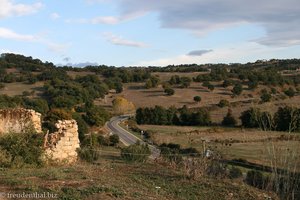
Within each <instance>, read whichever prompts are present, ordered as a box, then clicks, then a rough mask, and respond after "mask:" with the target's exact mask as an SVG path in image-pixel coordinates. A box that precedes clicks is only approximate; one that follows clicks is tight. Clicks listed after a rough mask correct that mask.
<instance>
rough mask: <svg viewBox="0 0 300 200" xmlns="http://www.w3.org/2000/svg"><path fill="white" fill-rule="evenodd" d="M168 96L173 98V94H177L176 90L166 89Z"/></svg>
mask: <svg viewBox="0 0 300 200" xmlns="http://www.w3.org/2000/svg"><path fill="white" fill-rule="evenodd" d="M164 92H165V93H166V94H167V95H168V96H172V95H173V94H175V90H174V89H172V88H166V89H165V91H164Z"/></svg>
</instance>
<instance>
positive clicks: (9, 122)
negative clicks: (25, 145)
mask: <svg viewBox="0 0 300 200" xmlns="http://www.w3.org/2000/svg"><path fill="white" fill-rule="evenodd" d="M31 128H32V129H33V130H35V131H36V132H38V133H40V132H42V127H41V114H40V113H38V112H35V111H34V110H28V109H23V108H18V109H4V110H0V135H1V134H3V133H9V132H16V133H23V132H25V131H26V130H27V129H31Z"/></svg>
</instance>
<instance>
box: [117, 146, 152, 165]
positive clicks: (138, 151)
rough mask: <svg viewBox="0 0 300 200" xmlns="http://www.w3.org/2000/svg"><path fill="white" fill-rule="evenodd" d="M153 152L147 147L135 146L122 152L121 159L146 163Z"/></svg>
mask: <svg viewBox="0 0 300 200" xmlns="http://www.w3.org/2000/svg"><path fill="white" fill-rule="evenodd" d="M150 154H151V151H150V149H149V147H148V146H147V145H141V144H138V143H137V144H133V145H130V146H128V147H125V148H123V149H122V150H121V157H122V158H123V159H124V160H125V161H128V162H145V161H146V160H147V158H148V157H149V156H150Z"/></svg>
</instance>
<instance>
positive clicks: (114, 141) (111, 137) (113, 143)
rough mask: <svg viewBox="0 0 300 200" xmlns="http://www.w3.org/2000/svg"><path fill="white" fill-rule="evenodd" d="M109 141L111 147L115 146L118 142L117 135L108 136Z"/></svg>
mask: <svg viewBox="0 0 300 200" xmlns="http://www.w3.org/2000/svg"><path fill="white" fill-rule="evenodd" d="M109 141H110V144H111V145H112V146H116V145H117V144H118V143H119V141H120V137H119V136H118V135H111V136H109Z"/></svg>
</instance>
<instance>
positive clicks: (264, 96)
mask: <svg viewBox="0 0 300 200" xmlns="http://www.w3.org/2000/svg"><path fill="white" fill-rule="evenodd" d="M271 98H272V95H271V94H270V93H268V91H267V90H266V89H264V90H262V91H261V96H260V99H261V101H262V102H269V101H271Z"/></svg>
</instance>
